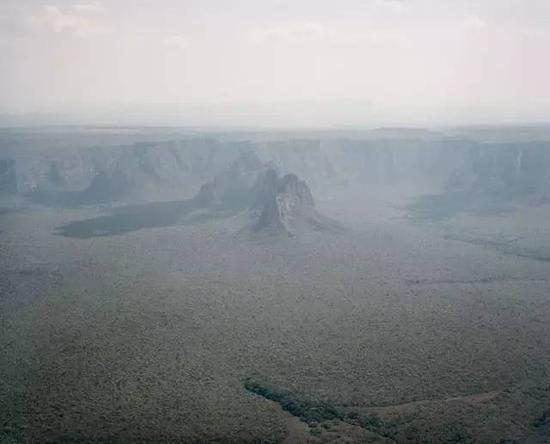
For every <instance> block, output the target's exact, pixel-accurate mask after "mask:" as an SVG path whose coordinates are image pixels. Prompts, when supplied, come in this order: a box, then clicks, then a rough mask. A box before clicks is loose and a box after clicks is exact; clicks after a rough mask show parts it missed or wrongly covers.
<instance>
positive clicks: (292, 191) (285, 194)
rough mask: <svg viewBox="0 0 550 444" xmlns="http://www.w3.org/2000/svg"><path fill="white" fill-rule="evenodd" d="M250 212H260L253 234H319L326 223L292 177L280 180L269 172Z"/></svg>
mask: <svg viewBox="0 0 550 444" xmlns="http://www.w3.org/2000/svg"><path fill="white" fill-rule="evenodd" d="M253 209H254V210H255V211H259V217H258V221H257V223H256V225H255V227H254V229H255V230H256V231H261V230H267V229H273V230H276V231H282V232H284V233H286V234H288V235H290V236H293V235H295V234H297V233H298V232H299V231H302V230H304V229H315V230H319V229H322V228H324V227H328V225H329V221H328V220H327V219H325V218H324V217H323V216H321V215H320V214H319V213H318V212H317V210H316V209H315V202H314V200H313V196H312V194H311V190H310V189H309V187H308V186H307V185H306V183H305V182H304V181H301V180H300V179H298V177H297V176H296V175H295V174H287V175H285V176H283V177H279V176H278V174H277V172H276V171H275V170H274V169H268V170H267V171H266V172H265V174H264V175H263V177H262V178H261V180H260V184H259V186H258V187H257V197H256V202H255V204H254V207H253Z"/></svg>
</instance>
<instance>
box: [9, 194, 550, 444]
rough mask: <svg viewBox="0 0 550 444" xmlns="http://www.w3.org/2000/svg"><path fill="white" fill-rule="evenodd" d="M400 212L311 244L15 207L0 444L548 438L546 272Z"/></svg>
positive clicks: (463, 226) (464, 227)
mask: <svg viewBox="0 0 550 444" xmlns="http://www.w3.org/2000/svg"><path fill="white" fill-rule="evenodd" d="M325 205H326V207H327V208H325V209H324V211H325V213H326V214H327V215H331V209H330V205H331V203H330V202H329V203H326V204H325ZM388 208H389V207H385V206H384V205H380V207H379V208H374V207H373V208H371V210H372V212H371V213H370V215H369V217H366V216H365V217H362V216H361V215H359V214H356V215H353V217H352V216H350V220H348V221H347V223H346V224H347V226H348V229H347V230H346V231H344V232H341V233H312V234H311V236H308V237H305V238H273V237H271V236H269V235H265V236H263V235H253V234H251V233H249V232H248V231H246V230H243V229H242V227H243V224H244V225H246V224H245V222H246V221H245V220H244V219H243V218H244V217H245V216H242V215H233V216H231V217H229V218H226V219H219V220H218V219H217V220H210V221H204V222H201V223H195V224H185V225H176V226H166V227H157V228H154V227H153V228H147V229H140V230H136V231H131V232H127V233H123V234H120V235H114V236H95V237H89V238H79V237H69V236H63V235H60V234H59V230H58V228H59V227H60V226H63V225H65V224H67V223H69V222H72V221H75V220H83V219H93V218H95V217H98V216H101V215H103V214H104V213H103V212H102V211H101V210H96V209H75V210H68V209H65V210H59V209H48V208H44V207H30V208H26V209H20V210H18V211H11V210H10V211H4V212H3V213H2V214H0V246H1V247H0V248H1V253H0V261H1V264H0V266H1V269H2V275H1V276H0V294H1V299H0V309H1V310H0V313H1V319H0V321H1V334H0V403H1V404H2V407H1V408H0V442H14V443H18V442H205V441H208V442H281V441H283V442H346V440H347V442H398V443H402V442H434V443H435V442H488V443H489V442H495V443H498V442H515V441H513V440H517V442H550V413H549V412H548V409H550V379H549V371H550V365H549V364H550V361H549V356H550V335H548V325H550V299H549V290H550V273H549V272H550V262H548V261H546V260H543V259H544V258H542V259H541V257H538V258H537V257H532V256H529V255H526V254H513V251H510V250H506V249H503V248H498V245H495V244H494V242H493V243H490V242H488V243H487V242H486V243H481V242H469V241H465V240H471V239H470V238H468V239H464V236H465V234H464V233H466V234H467V235H468V236H470V237H475V236H473V235H472V229H471V227H470V226H471V225H472V224H474V225H475V227H476V229H477V234H476V236H477V237H476V239H478V238H481V239H485V240H487V239H489V240H490V239H492V238H491V233H495V232H498V230H497V228H495V227H498V226H504V225H505V224H506V223H511V222H509V221H510V220H512V219H501V220H500V222H499V219H496V218H493V219H491V218H489V219H487V218H481V216H480V217H479V218H478V219H476V220H474V219H470V220H467V219H466V218H463V219H460V220H458V219H457V222H456V225H452V224H450V223H447V224H445V223H437V224H429V223H419V222H412V221H410V220H407V219H406V218H405V217H404V214H403V212H402V211H400V210H399V209H398V208H395V207H393V208H391V209H388ZM338 211H339V209H334V212H338ZM541 211H542V210H541ZM472 217H473V216H472ZM369 221H370V222H369ZM507 221H508V222H507ZM344 222H346V221H344ZM468 224H470V225H468ZM483 224H485V225H483ZM490 224H497V225H493V227H491V226H490ZM498 224H501V225H498ZM510 226H511V227H512V226H513V225H510ZM538 226H541V225H540V224H538ZM479 227H481V228H479ZM513 227H515V228H514V229H513V230H512V229H511V230H510V231H511V232H512V231H514V230H516V228H517V226H513ZM526 229H528V228H526ZM516 231H517V230H516ZM504 232H505V231H504ZM514 232H515V231H514ZM457 233H459V234H461V235H462V237H463V238H462V239H460V238H458V237H457V235H456V234H457ZM451 234H454V235H455V236H454V237H453V236H452V235H451ZM543 235H545V234H544V233H543V234H540V233H538V234H537V235H536V236H534V237H533V236H531V237H530V238H529V239H531V240H532V239H539V240H540V243H541V244H544V243H545V242H546V244H548V243H547V241H548V239H549V238H548V237H544V238H543V237H542V236H543ZM531 240H530V242H531ZM525 248H531V249H532V248H534V246H532V245H528V246H525ZM251 380H253V381H254V385H253V386H252V387H253V388H254V389H253V390H250V389H247V387H246V381H251ZM249 388H250V386H249ZM316 415H317V416H316ZM502 440H509V441H502Z"/></svg>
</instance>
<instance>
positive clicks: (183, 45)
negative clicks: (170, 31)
mask: <svg viewBox="0 0 550 444" xmlns="http://www.w3.org/2000/svg"><path fill="white" fill-rule="evenodd" d="M165 43H166V45H167V46H169V47H171V48H177V49H187V48H188V47H189V40H187V38H186V37H185V36H184V35H182V34H174V35H171V36H168V37H167V38H166V40H165Z"/></svg>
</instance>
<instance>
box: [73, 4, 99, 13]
mask: <svg viewBox="0 0 550 444" xmlns="http://www.w3.org/2000/svg"><path fill="white" fill-rule="evenodd" d="M73 8H74V9H75V10H77V11H79V12H84V13H89V12H92V13H100V12H104V11H105V7H104V6H103V3H101V2H87V3H77V4H76V5H74V6H73Z"/></svg>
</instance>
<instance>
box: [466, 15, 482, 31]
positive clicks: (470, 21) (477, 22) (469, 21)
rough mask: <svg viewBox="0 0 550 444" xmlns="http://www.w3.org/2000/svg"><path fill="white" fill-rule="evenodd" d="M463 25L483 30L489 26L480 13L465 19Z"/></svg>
mask: <svg viewBox="0 0 550 444" xmlns="http://www.w3.org/2000/svg"><path fill="white" fill-rule="evenodd" d="M462 25H463V26H464V27H465V28H467V29H471V30H482V29H485V28H487V22H486V21H485V20H483V19H482V18H481V17H479V16H478V15H475V14H472V15H469V16H468V17H466V18H465V19H464V21H463V22H462Z"/></svg>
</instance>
